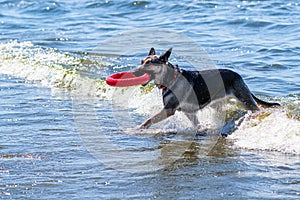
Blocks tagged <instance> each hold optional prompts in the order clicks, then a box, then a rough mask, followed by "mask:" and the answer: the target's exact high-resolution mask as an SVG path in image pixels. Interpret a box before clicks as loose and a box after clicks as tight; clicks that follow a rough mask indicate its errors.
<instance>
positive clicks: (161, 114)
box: [137, 109, 175, 129]
mask: <svg viewBox="0 0 300 200" xmlns="http://www.w3.org/2000/svg"><path fill="white" fill-rule="evenodd" d="M174 114H175V110H172V109H162V110H161V111H160V112H158V113H157V114H156V115H154V116H152V117H151V118H149V119H147V120H146V121H145V122H144V123H142V124H141V125H140V126H138V127H137V129H146V128H149V127H150V126H151V125H152V124H155V123H158V122H160V121H162V120H164V119H166V118H168V117H170V116H172V115H174Z"/></svg>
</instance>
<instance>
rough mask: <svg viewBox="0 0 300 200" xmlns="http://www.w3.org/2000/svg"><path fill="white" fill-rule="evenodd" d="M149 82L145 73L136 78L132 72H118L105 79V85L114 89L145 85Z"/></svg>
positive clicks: (148, 77) (148, 76)
mask: <svg viewBox="0 0 300 200" xmlns="http://www.w3.org/2000/svg"><path fill="white" fill-rule="evenodd" d="M148 81H150V75H149V74H147V73H145V74H144V75H142V76H138V77H136V76H135V75H134V74H133V72H118V73H115V74H112V75H110V76H108V77H107V78H106V83H107V84H108V85H110V86H115V87H127V86H133V85H140V84H145V83H147V82H148Z"/></svg>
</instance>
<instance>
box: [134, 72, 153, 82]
mask: <svg viewBox="0 0 300 200" xmlns="http://www.w3.org/2000/svg"><path fill="white" fill-rule="evenodd" d="M145 73H148V74H149V75H150V80H149V81H148V82H147V83H144V84H142V86H146V85H147V84H148V83H149V82H150V81H152V80H153V79H154V74H153V73H151V72H150V73H149V72H146V71H145V70H141V69H136V70H135V71H134V72H133V74H134V75H135V76H142V75H144V74H145Z"/></svg>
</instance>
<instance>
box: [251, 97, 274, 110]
mask: <svg viewBox="0 0 300 200" xmlns="http://www.w3.org/2000/svg"><path fill="white" fill-rule="evenodd" d="M251 95H252V97H253V99H254V100H255V101H256V102H257V103H258V104H259V105H261V106H263V107H274V106H280V104H279V103H270V102H266V101H263V100H260V99H259V98H257V97H256V96H254V94H251Z"/></svg>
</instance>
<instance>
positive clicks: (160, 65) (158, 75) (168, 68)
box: [134, 48, 175, 86]
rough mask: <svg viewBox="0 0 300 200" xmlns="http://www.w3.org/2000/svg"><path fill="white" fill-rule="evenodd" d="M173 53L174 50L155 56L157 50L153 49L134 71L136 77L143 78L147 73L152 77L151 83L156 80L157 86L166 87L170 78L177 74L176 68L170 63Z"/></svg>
mask: <svg viewBox="0 0 300 200" xmlns="http://www.w3.org/2000/svg"><path fill="white" fill-rule="evenodd" d="M171 53H172V48H170V49H169V50H167V51H166V52H165V53H163V54H162V55H160V56H158V55H155V49H154V48H151V49H150V51H149V54H148V56H147V57H146V58H144V59H143V60H142V63H141V66H139V67H138V68H137V69H136V70H135V71H134V75H135V76H141V75H143V74H145V73H147V74H149V75H150V80H149V82H150V81H151V80H154V83H155V84H156V85H166V84H167V83H168V81H169V79H170V77H173V76H174V73H175V72H174V66H173V65H172V64H171V63H169V62H168V60H169V57H170V55H171ZM149 82H148V83H149ZM148 83H146V84H144V85H143V86H145V85H147V84H148Z"/></svg>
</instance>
